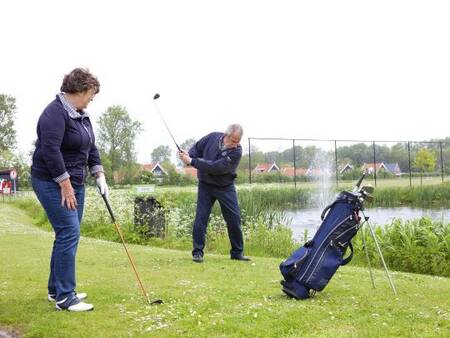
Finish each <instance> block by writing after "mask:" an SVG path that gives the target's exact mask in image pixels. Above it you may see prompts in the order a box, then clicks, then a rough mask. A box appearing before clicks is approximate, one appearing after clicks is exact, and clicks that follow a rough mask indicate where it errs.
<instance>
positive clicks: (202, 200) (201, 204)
mask: <svg viewBox="0 0 450 338" xmlns="http://www.w3.org/2000/svg"><path fill="white" fill-rule="evenodd" d="M216 200H218V201H219V204H220V209H221V211H222V215H223V218H224V219H225V222H226V223H227V230H228V238H229V239H230V243H231V251H230V255H231V257H238V256H240V255H242V253H243V250H244V240H243V238H242V230H241V211H240V209H239V204H238V198H237V193H236V188H235V187H234V185H233V184H231V185H229V186H227V187H216V186H214V185H210V184H206V183H202V182H199V183H198V195H197V211H196V215H195V221H194V227H193V234H192V238H193V246H194V249H193V250H192V254H193V255H195V254H200V255H202V256H203V249H204V248H205V237H206V227H207V225H208V219H209V215H210V214H211V208H212V206H213V205H214V202H215V201H216Z"/></svg>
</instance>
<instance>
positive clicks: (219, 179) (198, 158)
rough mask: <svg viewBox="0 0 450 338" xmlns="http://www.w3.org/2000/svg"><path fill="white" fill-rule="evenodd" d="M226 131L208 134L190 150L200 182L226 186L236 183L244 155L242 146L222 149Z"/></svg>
mask: <svg viewBox="0 0 450 338" xmlns="http://www.w3.org/2000/svg"><path fill="white" fill-rule="evenodd" d="M224 136H225V134H224V133H218V132H214V133H211V134H208V135H206V136H205V137H203V138H202V139H201V140H200V141H198V142H197V143H195V144H194V145H193V146H192V148H191V149H190V150H189V156H190V157H191V158H192V162H191V165H192V166H193V167H194V168H196V169H197V177H198V180H199V181H200V182H203V183H207V184H211V185H215V186H218V187H226V186H229V185H231V184H233V183H234V180H235V178H236V177H237V175H236V169H237V167H238V165H239V161H240V160H241V157H242V147H241V146H240V145H238V146H237V147H236V148H230V149H222V148H223V137H224Z"/></svg>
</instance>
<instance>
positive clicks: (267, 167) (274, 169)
mask: <svg viewBox="0 0 450 338" xmlns="http://www.w3.org/2000/svg"><path fill="white" fill-rule="evenodd" d="M253 172H254V173H255V174H262V173H279V172H280V168H279V167H278V166H277V164H276V163H275V162H273V163H272V164H270V163H259V164H257V165H256V167H255V169H253Z"/></svg>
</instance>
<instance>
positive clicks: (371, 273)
mask: <svg viewBox="0 0 450 338" xmlns="http://www.w3.org/2000/svg"><path fill="white" fill-rule="evenodd" d="M364 223H365V222H364ZM364 223H363V225H364ZM364 230H365V229H364V226H362V227H361V238H362V244H363V247H364V253H365V255H366V259H367V266H368V268H369V273H370V281H371V282H372V287H373V288H374V289H375V280H374V278H373V272H372V264H370V258H369V252H368V251H367V243H366V232H365V231H364Z"/></svg>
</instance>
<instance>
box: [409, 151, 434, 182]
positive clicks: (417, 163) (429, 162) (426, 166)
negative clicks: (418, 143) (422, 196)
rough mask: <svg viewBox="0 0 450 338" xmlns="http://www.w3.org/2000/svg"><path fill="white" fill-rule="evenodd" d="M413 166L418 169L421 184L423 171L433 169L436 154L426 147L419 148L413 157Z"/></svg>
mask: <svg viewBox="0 0 450 338" xmlns="http://www.w3.org/2000/svg"><path fill="white" fill-rule="evenodd" d="M414 167H415V168H416V169H419V171H420V184H422V175H423V173H424V172H430V171H433V170H434V169H435V167H436V155H435V154H434V153H433V152H431V151H429V150H428V149H425V148H422V149H420V150H419V151H418V152H417V155H416V158H415V159H414Z"/></svg>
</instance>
